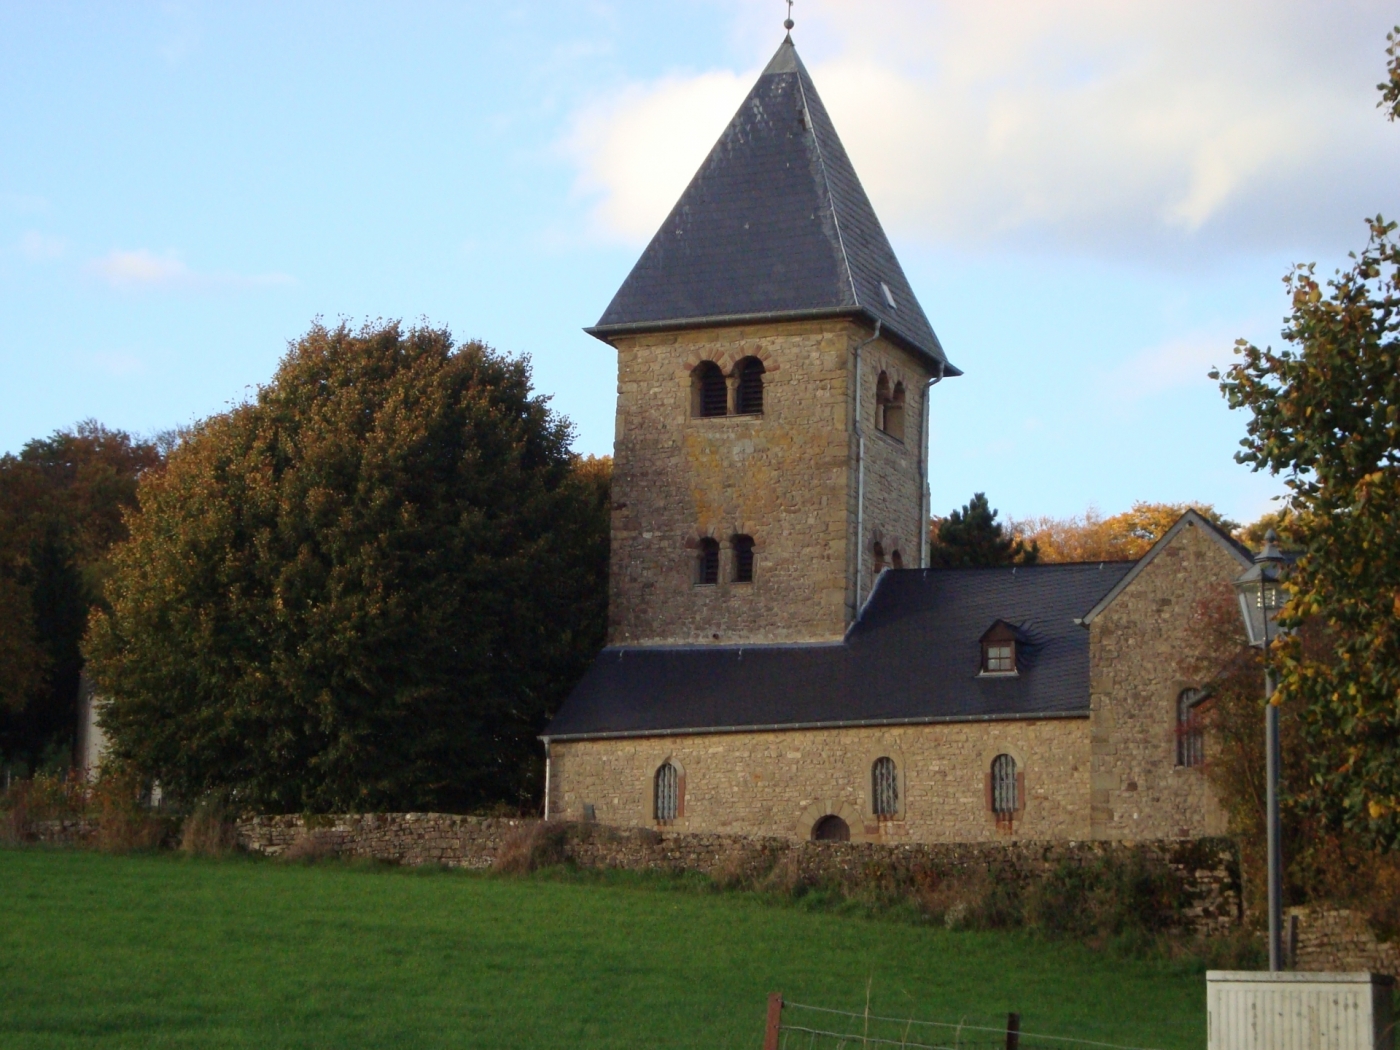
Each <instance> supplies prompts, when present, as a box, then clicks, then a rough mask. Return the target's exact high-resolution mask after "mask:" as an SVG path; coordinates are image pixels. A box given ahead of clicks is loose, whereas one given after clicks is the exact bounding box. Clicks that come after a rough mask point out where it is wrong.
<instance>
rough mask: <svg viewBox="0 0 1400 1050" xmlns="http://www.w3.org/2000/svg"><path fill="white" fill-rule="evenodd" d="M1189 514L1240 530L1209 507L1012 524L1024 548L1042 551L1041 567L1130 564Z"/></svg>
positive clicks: (1138, 507)
mask: <svg viewBox="0 0 1400 1050" xmlns="http://www.w3.org/2000/svg"><path fill="white" fill-rule="evenodd" d="M1188 510H1195V511H1196V512H1197V513H1199V514H1201V515H1203V516H1204V517H1206V518H1208V519H1210V520H1211V521H1213V522H1215V523H1216V524H1217V525H1219V526H1220V527H1221V528H1223V529H1225V530H1226V531H1227V532H1233V531H1234V530H1235V529H1236V528H1238V526H1237V525H1236V524H1235V523H1234V522H1232V521H1230V520H1229V519H1227V518H1225V517H1224V516H1222V515H1221V514H1219V513H1218V512H1217V511H1216V510H1215V508H1214V507H1212V506H1211V505H1210V504H1209V503H1147V502H1144V501H1142V500H1139V501H1138V502H1136V503H1134V504H1133V506H1132V509H1131V510H1127V511H1124V512H1123V513H1122V514H1114V515H1113V516H1112V517H1108V518H1105V517H1103V516H1102V515H1101V514H1100V513H1099V512H1098V511H1097V510H1096V509H1095V508H1093V507H1090V508H1089V510H1087V511H1085V512H1084V514H1083V515H1082V516H1079V517H1074V518H1053V517H1040V518H1027V519H1025V520H1021V521H1012V522H1009V523H1008V525H1009V528H1010V530H1011V531H1012V532H1013V533H1015V535H1016V536H1018V537H1019V538H1020V539H1021V541H1022V542H1023V543H1027V544H1031V545H1032V546H1034V547H1035V548H1036V549H1037V550H1038V551H1039V552H1040V560H1041V561H1042V562H1068V561H1131V560H1132V559H1135V558H1140V557H1142V556H1143V555H1144V554H1146V553H1147V551H1148V548H1150V547H1151V546H1152V545H1153V544H1154V543H1156V542H1157V541H1158V540H1159V539H1161V538H1162V536H1163V534H1165V533H1166V531H1167V530H1168V529H1169V528H1171V527H1172V526H1173V525H1174V524H1176V521H1177V519H1179V518H1180V517H1181V516H1182V515H1183V514H1185V513H1186V511H1188Z"/></svg>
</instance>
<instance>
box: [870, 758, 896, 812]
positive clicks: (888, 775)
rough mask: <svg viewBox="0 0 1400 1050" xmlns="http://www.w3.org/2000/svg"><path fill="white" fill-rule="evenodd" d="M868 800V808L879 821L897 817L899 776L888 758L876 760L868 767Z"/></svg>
mask: <svg viewBox="0 0 1400 1050" xmlns="http://www.w3.org/2000/svg"><path fill="white" fill-rule="evenodd" d="M870 798H871V800H872V804H871V807H870V808H871V809H873V810H874V811H875V816H876V817H878V818H879V819H880V820H893V819H894V818H895V817H897V816H898V815H899V774H898V771H897V770H896V769H895V765H894V759H892V758H890V757H889V756H885V757H883V758H877V759H876V760H875V764H874V765H873V766H871V767H870Z"/></svg>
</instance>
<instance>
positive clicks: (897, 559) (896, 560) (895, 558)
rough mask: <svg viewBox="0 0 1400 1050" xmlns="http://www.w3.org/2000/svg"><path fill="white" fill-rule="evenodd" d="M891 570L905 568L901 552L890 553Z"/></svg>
mask: <svg viewBox="0 0 1400 1050" xmlns="http://www.w3.org/2000/svg"><path fill="white" fill-rule="evenodd" d="M890 568H892V569H902V568H904V556H903V555H902V554H900V553H899V551H890Z"/></svg>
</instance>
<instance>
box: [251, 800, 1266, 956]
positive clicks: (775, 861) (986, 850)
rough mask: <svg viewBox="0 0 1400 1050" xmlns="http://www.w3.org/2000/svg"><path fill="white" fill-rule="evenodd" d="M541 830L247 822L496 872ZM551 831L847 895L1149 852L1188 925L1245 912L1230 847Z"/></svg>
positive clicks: (1030, 875)
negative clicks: (515, 844) (496, 865)
mask: <svg viewBox="0 0 1400 1050" xmlns="http://www.w3.org/2000/svg"><path fill="white" fill-rule="evenodd" d="M537 823H538V822H536V821H517V820H499V819H490V818H479V817H459V816H450V815H446V814H440V813H383V814H374V815H351V816H337V817H322V818H313V819H312V821H311V822H310V824H308V822H307V820H306V819H305V818H303V817H300V816H283V817H256V818H253V819H251V820H245V821H241V822H240V823H239V824H238V837H239V842H240V843H241V844H242V846H243V847H244V848H245V849H248V850H250V851H252V852H255V853H262V854H264V855H268V856H278V855H280V854H282V853H284V852H285V851H286V850H287V849H288V848H289V847H290V846H291V845H292V844H293V843H296V842H298V841H300V840H304V839H308V838H310V839H313V840H315V841H317V842H318V843H319V844H320V845H321V847H322V848H324V849H325V850H326V851H327V852H332V853H337V854H340V855H344V856H354V857H369V858H374V859H378V860H384V861H390V862H393V863H397V864H409V865H418V864H442V865H447V866H451V867H464V868H478V869H480V868H488V867H490V866H491V864H492V863H493V862H494V860H495V858H496V855H497V852H498V851H499V850H500V848H501V846H502V845H503V843H504V841H505V839H506V837H507V836H509V835H510V834H512V833H514V832H518V831H521V830H523V829H524V828H526V827H528V826H529V825H531V824H537ZM548 826H549V827H550V828H551V829H554V830H555V831H556V832H557V834H558V836H559V839H558V842H559V846H560V851H561V856H562V858H563V859H564V860H565V861H567V862H569V863H573V864H576V865H578V866H579V867H583V868H622V869H630V870H651V871H669V872H682V871H697V872H702V873H704V874H707V875H711V876H714V877H717V878H721V879H723V880H725V881H731V882H732V881H740V880H758V879H760V878H762V877H763V876H764V875H766V874H768V873H770V872H773V871H775V869H778V868H779V866H780V865H782V866H783V870H784V875H785V877H786V878H787V879H789V880H792V881H801V882H805V883H807V884H810V885H822V884H836V885H840V886H842V887H844V888H846V889H848V890H858V889H860V888H863V887H868V886H904V887H909V886H918V885H928V884H931V883H936V881H937V880H938V879H939V878H946V877H949V876H957V875H960V874H964V875H965V874H969V873H976V872H979V871H993V872H995V873H996V877H997V878H999V879H1005V880H1011V881H1013V882H1017V883H1018V884H1022V885H1024V884H1026V883H1028V882H1029V881H1030V880H1032V879H1035V878H1038V877H1043V876H1045V875H1048V874H1050V873H1051V872H1053V871H1054V870H1056V869H1057V868H1058V867H1060V866H1061V865H1065V864H1070V865H1077V864H1092V863H1094V862H1096V861H1098V860H1099V859H1100V858H1109V859H1113V858H1117V859H1125V858H1127V857H1129V856H1130V855H1133V854H1138V855H1141V856H1142V857H1145V858H1147V859H1150V860H1154V861H1157V862H1160V863H1163V864H1165V865H1167V866H1168V867H1169V868H1170V869H1171V870H1172V871H1173V872H1174V873H1175V874H1176V876H1177V877H1178V878H1179V879H1180V880H1181V885H1182V887H1183V891H1184V894H1185V897H1186V903H1185V905H1184V907H1183V908H1182V909H1181V911H1180V912H1179V915H1178V916H1177V919H1178V921H1179V923H1180V924H1181V925H1183V926H1185V927H1186V928H1188V929H1191V930H1195V931H1197V932H1202V933H1218V932H1224V931H1227V930H1229V929H1231V928H1233V927H1234V926H1235V925H1236V924H1237V923H1238V921H1239V915H1240V904H1239V902H1240V898H1239V875H1238V864H1237V862H1236V860H1235V857H1234V854H1233V852H1232V850H1231V848H1230V847H1229V846H1228V844H1226V843H1223V842H1202V843H1195V842H1191V843H1181V842H1145V843H1135V844H1128V843H1089V842H1078V843H1075V842H1058V843H1046V842H1027V841H1017V842H1008V843H980V844H979V843H973V844H956V845H954V844H917V845H916V844H903V845H882V844H875V843H832V842H821V843H812V842H798V843H795V842H792V841H790V840H788V839H781V838H750V837H746V836H732V835H716V834H708V835H702V834H685V833H679V832H675V831H665V832H656V831H651V830H647V829H615V828H609V827H606V826H603V825H598V824H572V825H568V824H557V823H554V822H552V823H551V824H550V825H548Z"/></svg>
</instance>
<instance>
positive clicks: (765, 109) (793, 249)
mask: <svg viewBox="0 0 1400 1050" xmlns="http://www.w3.org/2000/svg"><path fill="white" fill-rule="evenodd" d="M816 317H859V318H862V319H863V320H865V321H866V322H867V323H869V324H871V325H872V326H873V325H874V324H875V322H877V321H878V322H880V324H881V329H882V333H883V334H884V335H885V336H886V337H887V338H889V339H890V340H891V341H893V342H896V343H899V344H902V345H904V346H905V347H907V348H908V349H910V350H912V351H914V352H916V353H918V354H920V355H922V356H923V357H924V358H925V359H927V360H928V361H929V363H930V364H931V365H933V366H935V367H936V366H938V365H940V364H941V365H942V366H943V372H944V374H945V375H961V374H962V373H961V372H959V371H958V370H957V369H956V368H954V367H952V366H951V365H949V364H948V363H947V358H946V357H945V356H944V353H943V347H942V346H941V345H940V344H939V342H938V336H936V335H935V334H934V332H933V327H932V326H931V325H930V324H929V321H928V318H927V317H926V316H925V315H924V311H923V308H922V307H921V306H920V305H919V301H918V299H916V298H915V297H914V291H913V289H912V288H910V286H909V281H908V279H907V278H906V277H905V276H904V270H903V268H902V267H901V266H900V265H899V260H898V259H896V258H895V255H894V249H893V248H891V247H890V242H889V239H888V238H887V237H886V236H885V231H884V230H883V229H882V228H881V227H880V220H879V219H877V218H876V217H875V209H874V208H873V207H871V205H870V198H869V197H867V196H866V195H865V189H864V188H863V187H862V186H861V184H860V179H858V178H857V177H856V172H855V168H854V167H852V166H851V160H850V158H849V157H848V156H846V150H845V148H844V147H843V146H842V145H841V140H840V138H839V137H837V134H836V128H835V127H834V126H833V125H832V123H831V118H830V117H829V116H828V115H827V112H826V107H825V106H823V105H822V101H821V98H820V97H819V96H818V95H817V89H816V87H815V86H814V85H813V83H812V78H811V76H810V75H809V74H808V72H807V69H806V67H805V66H803V64H802V60H801V59H800V58H799V57H798V55H797V48H796V47H794V46H793V43H792V37H791V36H789V37H787V38H786V39H784V40H783V42H782V44H781V45H780V46H779V47H778V50H777V53H776V54H774V56H773V59H772V61H770V62H769V63H768V66H767V68H766V69H764V71H763V73H762V74H761V75H760V76H759V78H758V82H757V83H756V84H755V85H754V86H753V90H751V91H750V92H749V95H748V98H746V99H744V104H743V105H742V106H740V107H739V111H738V112H737V113H736V114H735V115H734V119H733V120H731V121H730V122H729V126H728V127H727V128H725V130H724V134H722V135H721V136H720V137H719V141H718V142H716V143H715V145H714V148H713V149H712V150H710V155H709V156H708V157H706V158H705V163H704V164H702V165H701V166H700V170H699V171H697V172H696V173H695V177H694V178H692V179H691V180H690V185H689V186H687V187H686V190H685V192H684V193H683V194H681V199H680V200H679V201H678V202H677V203H676V206H675V207H674V208H673V209H671V214H670V215H669V216H667V218H666V221H665V222H664V223H662V224H661V229H659V230H658V231H657V232H656V236H654V237H653V238H652V239H651V243H650V244H649V245H647V248H646V251H644V252H643V253H642V257H641V258H640V259H638V260H637V265H636V266H634V267H633V268H632V272H631V273H630V274H629V275H628V276H627V280H626V281H624V282H623V284H622V287H621V288H619V289H618V291H617V294H616V295H615V296H613V300H612V302H611V303H610V304H609V305H608V308H607V310H606V311H604V313H603V316H602V318H601V319H600V320H599V321H598V324H597V325H595V326H594V327H592V328H590V329H588V332H589V333H590V334H592V335H595V336H597V337H598V338H600V339H604V340H606V339H608V338H609V337H611V336H614V335H622V334H625V333H630V332H643V331H657V330H662V329H672V328H683V327H699V326H701V325H714V324H740V323H754V322H763V321H779V320H803V319H809V318H816Z"/></svg>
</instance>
